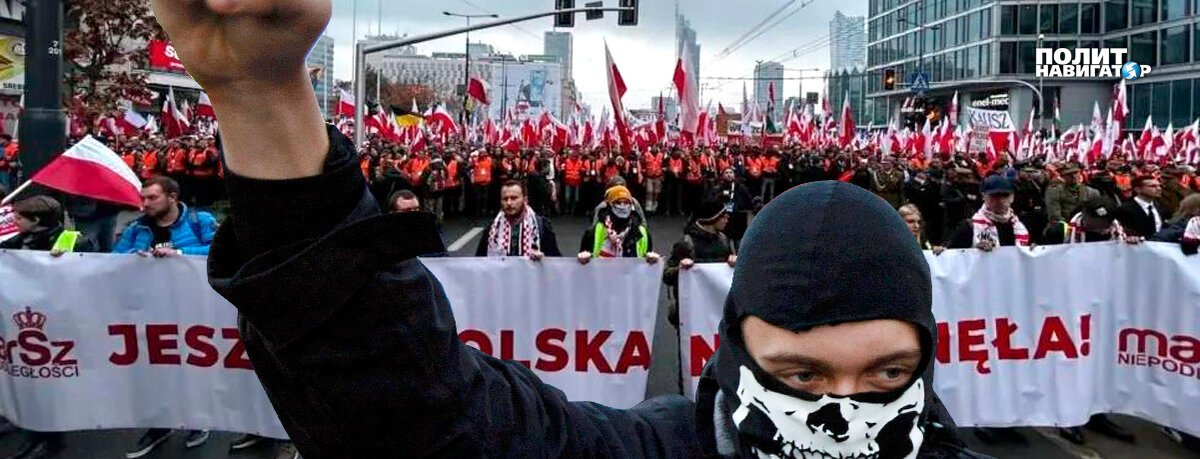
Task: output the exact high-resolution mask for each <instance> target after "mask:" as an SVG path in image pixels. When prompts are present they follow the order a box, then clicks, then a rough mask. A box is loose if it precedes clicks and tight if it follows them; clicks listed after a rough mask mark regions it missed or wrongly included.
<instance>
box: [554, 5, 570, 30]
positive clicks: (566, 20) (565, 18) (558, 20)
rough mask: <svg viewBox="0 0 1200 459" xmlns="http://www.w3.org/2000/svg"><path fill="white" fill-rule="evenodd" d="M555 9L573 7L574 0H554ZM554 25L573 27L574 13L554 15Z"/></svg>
mask: <svg viewBox="0 0 1200 459" xmlns="http://www.w3.org/2000/svg"><path fill="white" fill-rule="evenodd" d="M554 9H555V10H573V9H575V0H554ZM554 27H575V13H562V14H556V15H554Z"/></svg>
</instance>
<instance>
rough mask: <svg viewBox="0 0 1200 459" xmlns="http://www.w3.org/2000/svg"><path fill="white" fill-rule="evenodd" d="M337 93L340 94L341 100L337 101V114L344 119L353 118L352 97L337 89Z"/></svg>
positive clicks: (343, 90)
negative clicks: (344, 117)
mask: <svg viewBox="0 0 1200 459" xmlns="http://www.w3.org/2000/svg"><path fill="white" fill-rule="evenodd" d="M338 91H339V92H340V94H341V98H340V99H339V100H338V111H337V114H338V115H339V116H346V117H352V116H354V95H353V94H350V93H348V92H346V90H345V89H339V90H338Z"/></svg>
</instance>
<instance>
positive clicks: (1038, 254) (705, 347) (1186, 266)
mask: <svg viewBox="0 0 1200 459" xmlns="http://www.w3.org/2000/svg"><path fill="white" fill-rule="evenodd" d="M926 257H927V259H928V260H929V263H930V268H931V273H932V276H933V298H934V306H933V311H934V315H935V316H936V317H937V320H938V336H939V339H938V348H937V350H936V359H937V363H938V366H937V369H936V378H935V381H934V382H935V389H936V390H937V393H938V395H939V396H940V397H941V399H942V401H943V402H945V404H946V407H947V408H948V409H949V410H950V413H951V414H953V415H954V420H955V421H956V422H957V423H958V425H960V426H994V427H1004V426H1053V425H1065V426H1075V425H1082V424H1084V423H1086V422H1087V420H1088V417H1089V416H1090V415H1092V414H1095V413H1106V412H1115V413H1125V414H1130V415H1133V416H1138V417H1141V418H1144V419H1148V420H1151V421H1153V422H1156V423H1158V424H1162V425H1166V426H1170V427H1174V428H1176V429H1179V430H1182V431H1185V432H1189V433H1191V434H1193V435H1200V416H1196V415H1195V409H1196V407H1198V406H1200V300H1198V298H1200V257H1185V256H1183V254H1182V253H1181V251H1180V250H1179V246H1178V245H1174V244H1159V243H1151V244H1145V245H1143V246H1140V247H1130V246H1125V245H1116V244H1108V243H1100V244H1082V245H1073V246H1056V247H1049V248H1045V247H1043V248H1038V249H1034V250H1033V251H1032V252H1031V251H1027V250H1021V249H1015V248H1004V249H1000V250H997V251H996V252H995V253H990V254H989V253H982V252H980V251H976V250H968V251H958V250H953V251H947V252H946V253H944V254H942V255H941V256H936V257H935V256H933V255H932V254H929V253H928V252H927V254H926ZM732 281H733V271H732V270H731V269H730V268H729V267H728V266H725V265H721V264H712V265H697V266H696V267H695V268H693V269H692V270H690V271H687V272H685V273H683V274H682V275H681V279H680V297H681V305H680V320H681V322H682V330H681V333H680V340H681V344H680V345H681V350H682V353H683V358H682V365H681V367H682V369H683V370H684V371H685V373H684V378H685V380H686V381H688V384H685V385H684V386H685V388H686V389H685V390H686V391H687V392H688V395H689V396H694V391H695V385H696V383H697V381H698V376H699V374H700V370H701V369H702V368H703V365H704V362H705V361H707V359H708V358H709V357H711V355H712V352H713V349H716V347H717V345H718V343H717V340H716V333H717V325H718V323H719V321H720V319H721V311H722V308H723V306H724V301H725V296H726V293H727V292H728V289H729V285H730V283H731V282H732Z"/></svg>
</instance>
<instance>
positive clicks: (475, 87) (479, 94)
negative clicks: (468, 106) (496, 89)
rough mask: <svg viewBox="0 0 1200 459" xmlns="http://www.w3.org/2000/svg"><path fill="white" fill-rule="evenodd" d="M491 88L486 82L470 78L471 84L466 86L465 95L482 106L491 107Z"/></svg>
mask: <svg viewBox="0 0 1200 459" xmlns="http://www.w3.org/2000/svg"><path fill="white" fill-rule="evenodd" d="M490 94H491V88H490V87H489V86H488V84H487V82H486V81H483V80H481V79H479V78H475V77H471V83H470V84H469V85H467V95H469V96H471V98H472V99H475V100H477V101H479V103H481V104H483V105H491V104H492V102H491V98H490Z"/></svg>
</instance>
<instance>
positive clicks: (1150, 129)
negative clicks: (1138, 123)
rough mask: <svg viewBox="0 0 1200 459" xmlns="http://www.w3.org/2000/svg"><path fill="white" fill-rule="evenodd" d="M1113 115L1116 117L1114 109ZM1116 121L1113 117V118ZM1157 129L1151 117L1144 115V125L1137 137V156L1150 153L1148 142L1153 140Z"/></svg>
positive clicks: (1143, 156) (1144, 155)
mask: <svg viewBox="0 0 1200 459" xmlns="http://www.w3.org/2000/svg"><path fill="white" fill-rule="evenodd" d="M1113 112H1114V113H1113V116H1114V117H1116V113H1115V112H1116V110H1113ZM1113 121H1114V122H1115V121H1116V120H1115V119H1114V120H1113ZM1157 130H1158V129H1157V128H1155V127H1154V122H1153V117H1152V116H1147V117H1146V126H1145V127H1143V128H1142V135H1141V136H1139V137H1138V141H1137V145H1136V147H1137V154H1138V156H1139V157H1142V158H1145V157H1146V155H1148V154H1149V153H1150V144H1151V142H1152V141H1153V140H1154V133H1155V132H1156V131H1157Z"/></svg>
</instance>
